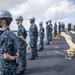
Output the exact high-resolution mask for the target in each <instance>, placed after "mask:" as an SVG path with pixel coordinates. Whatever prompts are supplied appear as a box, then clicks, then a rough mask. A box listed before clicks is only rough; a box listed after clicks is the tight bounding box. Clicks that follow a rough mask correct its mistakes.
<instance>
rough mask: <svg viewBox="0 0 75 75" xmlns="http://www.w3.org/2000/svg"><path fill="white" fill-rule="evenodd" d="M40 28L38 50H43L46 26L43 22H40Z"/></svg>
mask: <svg viewBox="0 0 75 75" xmlns="http://www.w3.org/2000/svg"><path fill="white" fill-rule="evenodd" d="M39 26H40V30H39V37H40V49H39V50H38V51H42V50H43V49H44V42H43V41H44V27H43V22H40V23H39Z"/></svg>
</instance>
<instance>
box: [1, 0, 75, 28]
mask: <svg viewBox="0 0 75 75" xmlns="http://www.w3.org/2000/svg"><path fill="white" fill-rule="evenodd" d="M3 2H4V3H3ZM6 3H8V4H7V5H6ZM0 4H1V5H2V4H3V5H5V6H6V7H5V9H6V8H8V10H9V11H10V12H11V13H12V14H13V17H14V18H15V17H16V16H17V15H22V16H23V17H24V22H23V24H24V25H25V27H26V29H28V28H29V26H30V25H29V18H30V17H31V16H34V17H36V23H37V24H38V22H40V21H46V20H48V19H52V20H53V21H60V20H62V21H64V20H66V21H68V20H67V19H66V18H67V17H69V16H71V15H74V13H75V4H74V3H73V2H72V1H68V0H21V1H18V0H15V1H14V0H10V1H9V2H7V0H5V1H0ZM2 8H3V9H4V7H0V9H2ZM13 24H14V25H13V26H12V27H11V28H13V29H14V28H16V29H17V27H15V25H16V24H15V21H14V22H13Z"/></svg>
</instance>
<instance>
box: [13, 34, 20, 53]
mask: <svg viewBox="0 0 75 75" xmlns="http://www.w3.org/2000/svg"><path fill="white" fill-rule="evenodd" d="M13 40H14V44H13V50H14V54H16V53H17V52H18V50H19V44H18V39H17V37H16V35H15V38H14V39H13Z"/></svg>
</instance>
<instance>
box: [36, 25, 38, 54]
mask: <svg viewBox="0 0 75 75" xmlns="http://www.w3.org/2000/svg"><path fill="white" fill-rule="evenodd" d="M36 34H37V35H36V36H35V55H37V42H38V27H37V25H36Z"/></svg>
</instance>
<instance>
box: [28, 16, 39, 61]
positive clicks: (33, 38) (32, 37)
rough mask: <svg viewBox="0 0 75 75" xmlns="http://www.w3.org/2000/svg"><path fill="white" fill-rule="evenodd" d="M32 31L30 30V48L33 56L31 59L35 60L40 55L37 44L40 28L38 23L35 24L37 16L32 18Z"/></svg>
mask: <svg viewBox="0 0 75 75" xmlns="http://www.w3.org/2000/svg"><path fill="white" fill-rule="evenodd" d="M30 23H31V26H30V29H29V30H30V31H29V37H30V49H31V57H30V58H29V60H35V57H38V54H37V50H36V45H37V37H38V29H37V25H36V24H35V17H31V18H30Z"/></svg>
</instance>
